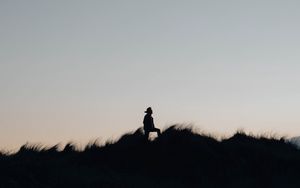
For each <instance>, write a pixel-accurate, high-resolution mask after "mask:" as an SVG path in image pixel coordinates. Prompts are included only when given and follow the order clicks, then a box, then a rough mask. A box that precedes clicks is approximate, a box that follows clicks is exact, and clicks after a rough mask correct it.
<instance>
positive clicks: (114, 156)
mask: <svg viewBox="0 0 300 188" xmlns="http://www.w3.org/2000/svg"><path fill="white" fill-rule="evenodd" d="M0 180H1V181H0V187H1V188H2V187H3V188H14V187H16V188H27V187H29V188H60V187H64V188H67V187H70V188H75V187H76V188H77V187H78V188H85V187H89V188H94V187H99V188H100V187H105V188H106V187H107V188H110V187H116V188H123V187H124V188H127V187H137V188H148V187H149V188H150V187H151V188H156V187H170V188H176V187H204V188H207V187H216V188H227V187H228V188H235V187H236V188H237V187H238V188H248V187H249V188H260V187H262V188H267V187H272V188H277V187H280V188H282V187H286V188H291V187H293V188H294V187H295V188H299V187H300V151H299V150H297V149H296V148H295V146H293V145H291V144H288V143H286V142H285V141H284V140H283V139H275V138H274V139H272V138H263V137H251V136H247V135H245V134H243V133H236V134H235V135H234V136H233V137H231V138H229V139H225V140H222V141H217V140H216V139H214V138H212V137H209V136H205V135H201V134H198V133H193V132H192V131H191V130H190V129H188V128H180V129H178V128H176V127H174V126H172V127H170V128H168V129H166V130H165V131H164V132H163V133H162V136H161V137H159V138H157V139H155V140H154V141H152V142H147V141H145V139H144V137H143V133H142V132H141V131H140V130H137V131H136V132H134V133H132V134H126V135H123V136H122V137H121V138H120V139H119V140H118V141H116V142H113V143H109V144H106V145H104V146H98V145H97V144H91V145H88V146H87V147H86V148H85V149H84V151H76V149H74V146H73V145H72V144H69V145H67V146H66V147H65V149H64V150H63V151H58V150H57V146H54V147H52V148H41V147H35V146H23V147H22V148H21V149H20V151H18V152H17V153H15V154H11V155H4V154H2V155H0Z"/></svg>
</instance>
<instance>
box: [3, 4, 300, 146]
mask: <svg viewBox="0 0 300 188" xmlns="http://www.w3.org/2000/svg"><path fill="white" fill-rule="evenodd" d="M299 7H300V2H299V1H297V0H286V1H282V0H281V1H279V0H251V1H244V0H227V1H224V0H206V1H200V0H197V1H196V0H195V1H189V0H185V1H183V0H182V1H178V0H168V1H164V0H151V1H144V0H127V1H124V0H119V1H118V0H109V1H108V0H107V1H105V0H103V1H98V0H97V1H96V0H94V1H89V0H87V1H79V0H78V1H77V0H69V1H68V0H53V1H52V0H51V1H38V0H26V1H22V0H19V1H17V0H1V1H0V87H1V92H0V148H4V149H7V148H17V147H19V146H20V145H22V144H24V143H25V142H27V141H28V142H42V143H45V144H55V143H58V142H65V141H69V140H74V141H77V142H81V143H85V142H87V141H89V140H91V139H95V138H98V137H100V138H102V139H103V140H106V139H108V138H117V137H118V136H120V135H121V134H122V133H124V132H126V131H131V130H135V129H136V128H138V127H140V126H142V119H143V116H144V113H143V112H144V110H145V109H146V107H148V106H152V108H153V110H154V114H153V116H154V118H155V122H156V125H157V127H159V128H163V127H165V126H167V125H171V124H172V123H193V124H194V125H195V127H197V128H199V129H200V130H204V131H206V132H211V133H216V134H221V135H230V134H232V133H233V132H234V131H236V130H237V129H239V128H244V129H245V130H246V131H248V132H254V133H264V132H273V133H278V134H279V135H287V136H296V135H300V118H299V108H300V100H299V97H300V24H299V20H300V11H299Z"/></svg>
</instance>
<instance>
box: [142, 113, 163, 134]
mask: <svg viewBox="0 0 300 188" xmlns="http://www.w3.org/2000/svg"><path fill="white" fill-rule="evenodd" d="M145 113H146V115H145V117H144V121H143V123H144V131H145V136H146V139H147V140H148V138H149V133H150V132H156V133H157V136H160V135H161V133H160V129H158V128H155V126H154V122H153V117H152V113H153V111H152V109H151V107H149V108H147V110H146V111H145Z"/></svg>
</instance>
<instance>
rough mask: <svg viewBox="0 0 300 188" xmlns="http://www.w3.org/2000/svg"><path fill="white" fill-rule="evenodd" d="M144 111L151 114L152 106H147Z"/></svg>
mask: <svg viewBox="0 0 300 188" xmlns="http://www.w3.org/2000/svg"><path fill="white" fill-rule="evenodd" d="M145 113H147V114H152V113H153V111H152V108H151V107H149V108H147V110H146V111H145Z"/></svg>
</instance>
